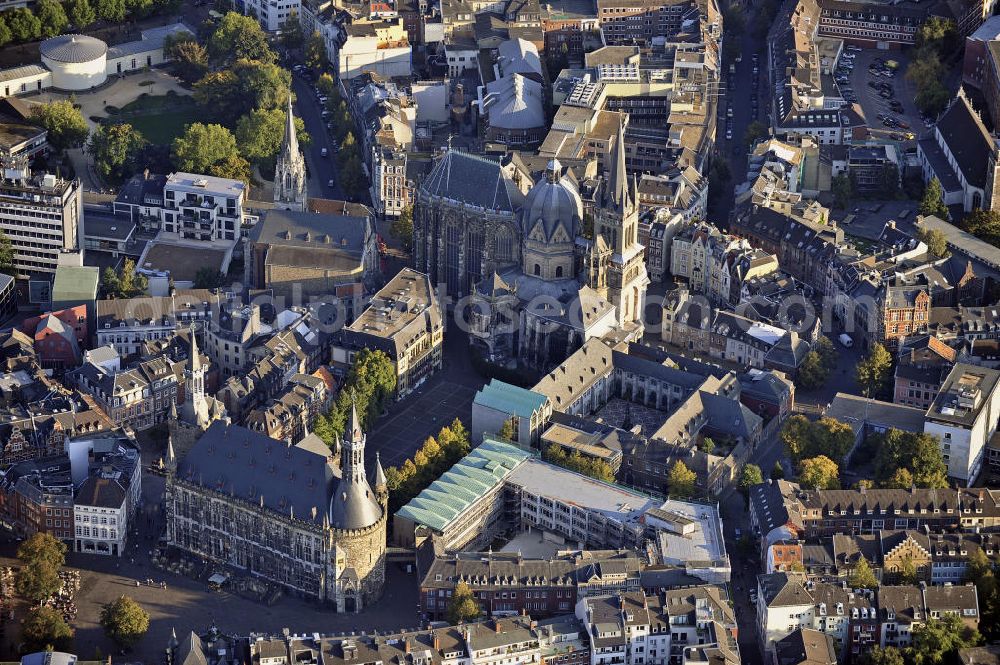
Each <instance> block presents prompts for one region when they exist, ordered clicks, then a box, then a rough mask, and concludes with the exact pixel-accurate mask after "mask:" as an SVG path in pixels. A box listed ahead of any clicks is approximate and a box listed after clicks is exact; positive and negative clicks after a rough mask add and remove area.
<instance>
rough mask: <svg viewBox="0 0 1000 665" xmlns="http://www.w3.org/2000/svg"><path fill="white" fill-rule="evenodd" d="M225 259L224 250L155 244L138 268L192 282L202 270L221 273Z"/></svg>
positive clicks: (179, 280)
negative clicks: (209, 269)
mask: <svg viewBox="0 0 1000 665" xmlns="http://www.w3.org/2000/svg"><path fill="white" fill-rule="evenodd" d="M225 258H226V252H225V251H223V250H222V249H213V248H209V247H191V246H189V245H183V246H182V245H170V244H167V243H162V242H154V243H153V244H152V245H151V246H150V247H149V250H148V251H147V252H146V257H145V261H144V262H143V264H142V265H141V266H138V267H140V268H148V269H151V270H162V271H164V272H169V273H170V276H171V277H172V278H173V279H174V281H176V282H192V281H194V276H195V275H196V274H198V271H199V270H201V269H202V268H214V269H216V270H219V271H221V270H222V264H223V262H224V261H225Z"/></svg>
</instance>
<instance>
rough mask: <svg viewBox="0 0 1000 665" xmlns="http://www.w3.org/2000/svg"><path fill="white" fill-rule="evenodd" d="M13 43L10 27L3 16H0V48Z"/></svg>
mask: <svg viewBox="0 0 1000 665" xmlns="http://www.w3.org/2000/svg"><path fill="white" fill-rule="evenodd" d="M12 41H14V33H12V32H11V31H10V26H8V25H7V19H6V18H5V17H4V15H3V14H0V46H6V45H7V44H10V43H11V42H12Z"/></svg>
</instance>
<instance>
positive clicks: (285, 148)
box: [281, 93, 299, 158]
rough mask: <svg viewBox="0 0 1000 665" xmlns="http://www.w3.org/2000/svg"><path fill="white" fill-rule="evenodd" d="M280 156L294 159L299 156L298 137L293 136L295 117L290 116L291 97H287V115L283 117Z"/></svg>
mask: <svg viewBox="0 0 1000 665" xmlns="http://www.w3.org/2000/svg"><path fill="white" fill-rule="evenodd" d="M281 154H282V156H284V157H290V158H294V157H295V156H296V155H298V154H299V137H298V136H297V135H296V134H295V116H294V115H292V95H291V93H289V95H288V114H287V115H286V117H285V137H284V138H283V139H282V140H281Z"/></svg>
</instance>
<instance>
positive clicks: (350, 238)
mask: <svg viewBox="0 0 1000 665" xmlns="http://www.w3.org/2000/svg"><path fill="white" fill-rule="evenodd" d="M370 230H371V219H370V218H369V217H357V216H353V215H323V214H318V213H312V212H296V211H292V210H277V209H274V210H268V211H267V214H266V215H265V216H264V218H263V219H261V220H260V222H258V223H257V224H256V225H255V226H254V227H253V229H252V230H251V231H250V241H251V242H257V243H267V244H270V245H285V246H289V247H305V248H312V249H319V248H324V249H339V250H342V251H349V252H362V251H363V248H364V242H365V240H366V239H367V238H368V235H369V232H370Z"/></svg>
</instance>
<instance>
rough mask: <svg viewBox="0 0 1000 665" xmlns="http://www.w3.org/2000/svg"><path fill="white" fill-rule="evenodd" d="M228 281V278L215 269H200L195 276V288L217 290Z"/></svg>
mask: <svg viewBox="0 0 1000 665" xmlns="http://www.w3.org/2000/svg"><path fill="white" fill-rule="evenodd" d="M225 281H226V276H225V275H224V274H223V273H221V272H219V271H218V270H216V269H215V268H209V267H207V266H206V267H204V268H199V269H198V272H196V273H195V274H194V288H196V289H217V288H219V287H220V286H222V285H223V284H224V283H225Z"/></svg>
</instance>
